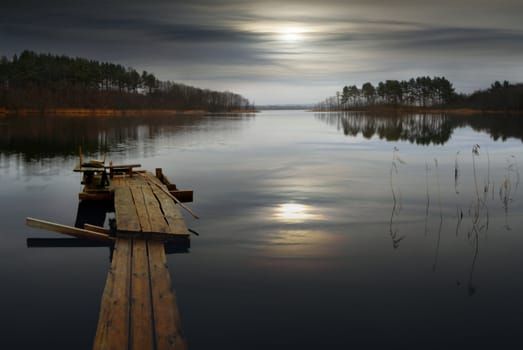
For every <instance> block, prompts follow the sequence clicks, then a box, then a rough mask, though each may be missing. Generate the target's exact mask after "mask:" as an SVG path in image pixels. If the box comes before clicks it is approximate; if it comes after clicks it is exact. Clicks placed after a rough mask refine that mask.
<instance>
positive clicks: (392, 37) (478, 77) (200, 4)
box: [0, 0, 523, 104]
mask: <svg viewBox="0 0 523 350" xmlns="http://www.w3.org/2000/svg"><path fill="white" fill-rule="evenodd" d="M521 13H523V3H521V2H520V1H511V0H504V1H497V2H492V1H467V0H465V1H459V2H456V1H447V0H441V1H439V2H438V3H437V4H434V2H433V1H411V0H402V1H395V2H394V3H393V4H391V2H390V1H381V0H366V1H363V0H356V1H341V0H339V1H338V0H326V1H322V2H317V1H291V0H286V1H285V0H280V1H248V2H246V1H234V0H229V1H220V0H215V1H210V0H200V1H192V2H190V3H188V2H179V1H167V0H165V1H148V2H144V1H132V0H127V1H111V2H109V3H108V2H106V1H100V0H95V1H85V2H70V1H59V0H50V1H46V2H45V3H42V2H39V1H30V0H20V1H7V3H6V4H5V5H4V9H3V20H2V22H1V23H0V48H1V52H0V54H3V55H12V54H15V53H17V52H20V51H21V50H24V49H32V50H36V51H41V52H52V53H64V54H68V55H73V56H84V57H89V58H93V59H99V60H111V61H116V62H119V63H122V64H124V65H128V66H133V67H134V68H136V69H146V70H148V71H152V72H155V73H156V74H157V75H158V76H159V77H160V78H162V79H170V80H175V81H180V82H185V83H190V84H196V85H199V86H203V87H209V88H214V89H221V90H225V89H229V90H234V91H236V92H239V93H242V94H244V95H245V96H246V97H248V98H250V99H251V100H255V101H256V102H257V103H262V104H263V103H312V102H316V101H318V100H321V99H323V98H324V97H325V96H327V95H332V94H334V93H335V91H336V90H339V89H340V88H341V87H342V86H343V85H346V84H358V85H360V84H362V83H363V82H366V81H371V82H377V81H379V80H384V79H406V78H410V77H412V76H417V75H444V76H446V77H447V78H448V79H449V80H451V81H453V82H454V83H455V85H456V88H457V89H458V90H461V91H466V92H468V91H471V90H474V89H478V88H482V87H486V86H487V85H489V84H490V83H491V82H492V81H493V80H496V79H498V80H503V79H507V80H510V81H523V67H522V65H521V63H520V62H521V61H522V58H523V46H522V45H521V43H522V42H523V24H521V23H520V22H521V20H520V14H521Z"/></svg>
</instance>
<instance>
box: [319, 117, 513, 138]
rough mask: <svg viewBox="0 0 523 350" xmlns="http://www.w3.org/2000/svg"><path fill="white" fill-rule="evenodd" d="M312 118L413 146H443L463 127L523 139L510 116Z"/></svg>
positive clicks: (350, 133) (347, 130)
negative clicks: (454, 132) (455, 130)
mask: <svg viewBox="0 0 523 350" xmlns="http://www.w3.org/2000/svg"><path fill="white" fill-rule="evenodd" d="M315 117H316V118H317V119H319V120H321V121H324V122H325V123H327V124H330V125H334V126H336V128H337V129H338V130H342V131H343V133H344V134H345V135H347V136H356V135H358V134H360V133H361V135H362V136H363V137H365V138H366V139H370V138H372V137H373V136H375V135H376V136H378V137H379V138H380V139H384V140H386V141H409V142H411V143H413V144H417V145H430V144H432V145H444V144H445V143H447V142H448V141H449V140H450V138H451V136H452V133H453V131H454V129H456V128H462V127H466V126H469V127H471V128H472V129H474V130H476V131H484V132H487V133H488V134H489V135H490V136H491V137H492V138H493V139H494V140H498V139H501V140H506V139H507V138H509V137H514V138H517V139H519V140H521V141H523V123H521V122H520V118H518V117H516V116H511V115H495V116H493V115H485V114H475V115H452V114H450V113H425V114H401V113H380V114H377V113H371V112H334V113H315Z"/></svg>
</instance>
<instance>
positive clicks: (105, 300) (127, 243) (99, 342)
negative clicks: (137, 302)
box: [93, 238, 132, 350]
mask: <svg viewBox="0 0 523 350" xmlns="http://www.w3.org/2000/svg"><path fill="white" fill-rule="evenodd" d="M131 251H132V241H131V240H130V239H125V238H123V239H122V238H118V239H117V240H116V244H115V248H114V252H113V260H112V263H111V268H110V270H109V273H108V274H107V280H106V283H105V288H104V292H103V297H102V303H101V307H100V314H99V317H98V326H97V329H96V336H95V339H94V345H93V349H94V350H109V349H111V350H112V349H114V350H117V349H127V348H128V345H129V294H130V279H131V276H130V273H131V270H130V269H131Z"/></svg>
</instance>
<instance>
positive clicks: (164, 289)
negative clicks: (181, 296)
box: [148, 241, 187, 350]
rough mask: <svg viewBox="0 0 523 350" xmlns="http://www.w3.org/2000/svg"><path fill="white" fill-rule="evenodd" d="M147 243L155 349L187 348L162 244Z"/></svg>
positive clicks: (177, 349) (182, 349) (181, 349)
mask: <svg viewBox="0 0 523 350" xmlns="http://www.w3.org/2000/svg"><path fill="white" fill-rule="evenodd" d="M148 245H149V267H150V271H151V290H152V304H153V314H154V324H155V331H156V346H157V349H159V350H164V349H176V350H184V349H187V341H186V339H185V336H184V333H183V329H182V326H181V317H180V313H179V311H178V305H177V304H176V296H175V293H174V290H173V288H172V285H171V276H170V273H169V270H168V267H167V259H166V258H165V251H164V246H163V244H162V243H161V242H153V241H149V242H148Z"/></svg>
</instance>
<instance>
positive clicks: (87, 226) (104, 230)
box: [84, 224, 110, 235]
mask: <svg viewBox="0 0 523 350" xmlns="http://www.w3.org/2000/svg"><path fill="white" fill-rule="evenodd" d="M84 229H85V230H89V231H93V232H98V233H104V234H106V235H108V234H109V233H110V230H109V229H108V228H105V227H100V226H96V225H91V224H84Z"/></svg>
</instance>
